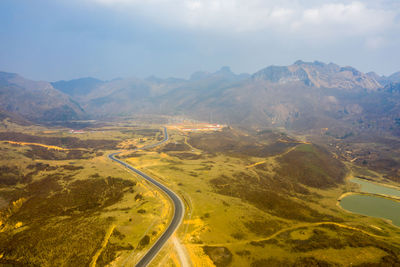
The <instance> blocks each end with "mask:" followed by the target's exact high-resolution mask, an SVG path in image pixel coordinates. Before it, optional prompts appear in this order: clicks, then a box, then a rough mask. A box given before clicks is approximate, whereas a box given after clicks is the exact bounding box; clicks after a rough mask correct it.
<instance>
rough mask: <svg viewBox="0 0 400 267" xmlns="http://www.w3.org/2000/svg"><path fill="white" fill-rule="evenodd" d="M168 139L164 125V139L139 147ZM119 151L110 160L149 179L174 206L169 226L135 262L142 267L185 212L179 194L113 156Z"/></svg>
mask: <svg viewBox="0 0 400 267" xmlns="http://www.w3.org/2000/svg"><path fill="white" fill-rule="evenodd" d="M168 139H169V137H168V132H167V128H165V127H164V140H162V141H160V142H158V143H156V144H152V145H147V146H144V147H142V148H140V149H141V150H143V149H149V148H153V147H156V146H159V145H161V144H163V143H165V142H167V141H168ZM119 153H120V152H118V153H113V154H110V155H108V157H109V158H110V159H111V160H113V161H116V162H118V163H119V164H121V165H123V166H125V167H126V168H128V169H130V170H131V171H134V172H135V173H137V174H139V175H140V176H142V177H143V178H144V179H145V180H147V181H149V182H150V183H152V184H153V185H155V186H156V187H158V188H159V189H160V190H162V191H163V192H165V194H167V195H168V196H169V198H170V199H171V200H172V203H173V206H174V214H173V217H172V220H171V222H170V224H169V226H168V227H167V229H166V230H165V232H164V233H163V234H162V235H161V236H160V237H159V238H158V240H157V241H156V242H155V243H154V244H153V246H152V247H151V248H150V249H149V250H148V251H147V253H146V254H145V255H144V256H143V257H142V258H141V259H140V261H139V262H138V263H137V264H136V266H137V267H144V266H147V265H148V264H149V263H150V262H151V261H152V260H153V259H154V257H155V256H156V255H157V254H158V252H159V251H160V250H161V248H162V247H163V246H164V244H165V243H166V242H167V241H168V239H169V238H170V237H171V236H172V234H173V233H174V232H175V231H176V229H177V228H178V227H179V225H180V224H181V222H182V219H183V215H184V214H185V206H184V205H183V202H182V200H181V199H180V198H179V196H178V195H176V194H175V193H174V192H173V191H172V190H170V189H169V188H168V187H166V186H165V185H163V184H161V183H160V182H158V181H156V180H154V179H153V178H151V177H150V176H148V175H147V174H145V173H143V172H141V171H139V170H138V169H135V168H134V167H132V166H131V165H129V164H127V163H125V162H123V161H121V160H119V159H117V158H115V156H116V155H118V154H119Z"/></svg>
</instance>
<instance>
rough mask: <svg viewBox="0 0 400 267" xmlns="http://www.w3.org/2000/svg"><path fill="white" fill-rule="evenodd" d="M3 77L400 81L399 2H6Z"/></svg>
mask: <svg viewBox="0 0 400 267" xmlns="http://www.w3.org/2000/svg"><path fill="white" fill-rule="evenodd" d="M0 33H1V35H0V70H3V71H8V72H17V73H20V74H22V75H24V76H26V77H29V78H32V79H42V80H50V81H53V80H59V79H71V78H77V77H84V76H93V77H98V78H101V79H112V78H115V77H126V76H136V77H146V76H149V75H151V74H154V75H156V76H160V77H168V76H175V77H188V76H189V75H190V74H191V73H192V72H194V71H196V70H205V71H215V70H217V69H219V68H220V67H221V66H223V65H228V66H231V68H232V70H233V71H234V72H237V73H240V72H248V73H252V72H255V71H257V70H259V69H261V68H263V67H266V66H268V65H288V64H291V63H293V62H294V61H296V60H297V59H302V60H306V61H313V60H320V61H324V62H327V63H328V62H334V63H337V64H340V65H352V66H354V67H356V68H358V69H360V70H361V71H364V72H367V71H371V70H373V71H376V72H377V73H378V74H385V75H388V74H391V73H393V72H396V71H400V1H399V0H365V1H351V0H318V1H317V0H47V1H46V0H25V1H23V0H0Z"/></svg>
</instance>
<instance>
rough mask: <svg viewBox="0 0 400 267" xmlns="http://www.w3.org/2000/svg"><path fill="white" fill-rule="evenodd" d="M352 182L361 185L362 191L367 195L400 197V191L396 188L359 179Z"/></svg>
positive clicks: (353, 179) (351, 180)
mask: <svg viewBox="0 0 400 267" xmlns="http://www.w3.org/2000/svg"><path fill="white" fill-rule="evenodd" d="M350 182H353V183H356V184H359V185H360V186H361V191H362V192H365V193H372V194H384V195H388V196H396V197H400V190H396V189H395V188H391V187H387V186H383V185H378V184H375V183H371V182H368V181H366V180H363V179H359V178H352V179H350Z"/></svg>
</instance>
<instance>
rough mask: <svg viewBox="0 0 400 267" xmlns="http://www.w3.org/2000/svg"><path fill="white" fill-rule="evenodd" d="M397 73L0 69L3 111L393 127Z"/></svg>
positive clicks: (57, 116) (36, 117) (398, 110)
mask: <svg viewBox="0 0 400 267" xmlns="http://www.w3.org/2000/svg"><path fill="white" fill-rule="evenodd" d="M399 84H400V72H397V73H394V74H392V75H390V76H388V77H386V76H379V75H377V74H376V73H374V72H369V73H362V72H360V71H358V70H357V69H355V68H353V67H350V66H345V67H341V66H339V65H336V64H333V63H329V64H325V63H323V62H319V61H314V62H304V61H300V60H299V61H296V62H295V63H294V64H292V65H290V66H269V67H266V68H264V69H262V70H260V71H258V72H256V73H254V74H252V75H249V74H235V73H233V72H232V71H231V70H230V69H229V67H223V68H221V69H220V70H218V71H217V72H214V73H208V72H196V73H194V74H193V75H192V76H191V77H190V78H189V79H177V78H168V79H161V78H157V77H154V76H152V77H149V78H147V79H137V78H127V79H115V80H111V81H101V80H98V79H94V78H81V79H75V80H70V81H58V82H53V83H48V82H35V81H30V80H27V79H24V78H22V77H21V76H19V75H17V74H10V73H4V72H2V73H0V93H1V95H0V104H1V108H2V110H3V111H1V112H8V113H13V114H16V115H18V116H21V117H23V118H26V119H27V120H33V121H38V122H40V121H60V120H65V121H66V120H76V119H82V118H101V117H107V116H125V115H132V114H164V115H184V116H187V117H190V118H194V119H199V120H207V121H212V122H220V123H228V124H241V125H249V126H257V127H268V126H282V127H286V128H292V129H296V130H312V129H322V128H334V129H336V131H338V133H333V134H337V135H340V134H342V132H346V131H348V129H352V130H353V131H367V130H368V131H385V132H391V133H394V134H396V135H397V134H398V133H400V130H399V127H400V106H399V103H400V101H399V100H400V86H399Z"/></svg>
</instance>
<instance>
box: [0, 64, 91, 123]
mask: <svg viewBox="0 0 400 267" xmlns="http://www.w3.org/2000/svg"><path fill="white" fill-rule="evenodd" d="M0 107H2V109H3V110H5V111H7V112H10V113H15V114H18V115H20V116H23V117H24V118H26V119H28V120H32V121H60V120H74V119H79V118H83V117H84V111H83V110H82V108H81V107H80V106H79V104H77V103H75V102H73V101H71V100H70V99H69V97H68V96H66V95H65V94H63V93H61V92H59V91H57V90H55V89H54V88H53V86H51V84H50V83H48V82H36V81H31V80H27V79H24V78H23V77H21V76H19V75H17V74H13V73H6V72H0Z"/></svg>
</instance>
